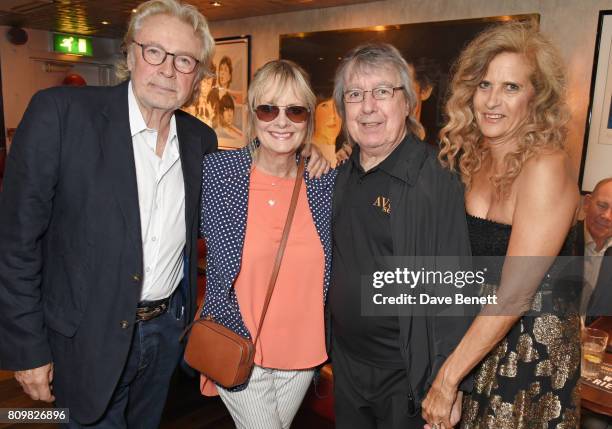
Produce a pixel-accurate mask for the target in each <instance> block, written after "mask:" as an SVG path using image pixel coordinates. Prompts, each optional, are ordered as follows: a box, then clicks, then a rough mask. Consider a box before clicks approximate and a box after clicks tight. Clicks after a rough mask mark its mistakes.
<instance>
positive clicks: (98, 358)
mask: <svg viewBox="0 0 612 429" xmlns="http://www.w3.org/2000/svg"><path fill="white" fill-rule="evenodd" d="M124 43H125V49H126V53H127V58H126V59H127V63H126V64H125V66H126V69H127V70H125V71H126V75H125V77H126V78H128V81H126V82H125V83H123V84H120V85H119V86H116V87H113V88H93V87H86V88H53V89H49V90H44V91H41V92H39V93H38V94H36V95H35V96H34V97H33V99H32V101H31V102H30V105H29V106H28V109H27V111H26V112H25V114H24V117H23V119H22V121H21V124H20V125H19V128H18V130H17V133H16V135H15V139H14V142H13V146H12V150H11V153H10V156H9V159H8V163H7V170H6V175H5V181H4V190H3V193H2V195H1V197H0V308H2V310H1V311H0V335H1V338H2V340H1V342H0V367H2V368H4V369H8V370H14V371H15V377H16V379H17V380H18V381H19V382H20V383H21V385H22V386H23V388H24V390H25V392H26V393H27V394H28V395H30V396H31V397H32V398H33V399H35V400H43V401H48V402H51V401H54V400H56V405H57V406H58V407H66V408H69V411H70V418H71V422H70V426H71V427H82V426H81V425H83V426H85V425H87V427H90V426H89V425H90V424H92V426H91V427H126V426H130V427H146V428H153V427H156V426H157V425H158V424H159V420H160V417H161V412H162V410H163V406H164V402H165V398H166V394H167V389H168V383H169V379H170V376H171V374H172V372H173V370H174V368H175V366H176V364H177V362H178V360H179V357H180V355H181V351H182V348H181V346H180V344H179V343H178V337H179V335H180V332H181V330H182V329H183V328H184V326H185V324H186V322H188V321H190V320H191V319H192V317H193V314H194V313H195V300H196V275H197V272H196V267H197V246H196V240H197V228H198V218H197V212H198V209H197V206H198V200H199V194H200V183H201V162H202V157H203V156H204V154H206V153H208V152H211V151H214V150H215V149H216V145H217V139H216V136H215V133H214V132H213V131H212V130H211V129H210V128H209V127H208V126H206V125H204V124H203V123H202V122H200V121H198V120H197V119H195V118H193V117H191V116H189V115H188V114H186V113H184V112H182V111H180V110H178V109H179V108H180V107H181V106H183V105H184V104H185V103H187V102H188V101H189V100H190V98H191V97H192V95H193V93H194V89H195V88H196V87H197V86H198V84H199V82H200V80H201V79H202V78H203V77H204V75H205V74H206V72H207V70H209V66H210V61H211V56H212V49H213V45H214V40H213V39H212V37H211V35H210V33H209V30H208V25H207V23H206V20H205V18H204V17H203V16H202V15H201V14H200V13H199V12H198V11H197V9H195V8H194V7H192V6H188V5H183V4H180V3H178V2H177V1H175V0H152V1H149V2H147V3H143V4H142V5H140V6H139V7H138V9H137V10H136V11H135V12H134V13H133V14H132V19H131V22H130V26H129V29H128V32H127V34H126V36H125V40H124Z"/></svg>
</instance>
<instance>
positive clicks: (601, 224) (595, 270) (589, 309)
mask: <svg viewBox="0 0 612 429" xmlns="http://www.w3.org/2000/svg"><path fill="white" fill-rule="evenodd" d="M583 211H584V221H582V222H579V228H578V240H577V250H578V252H579V253H580V254H584V280H585V281H584V288H583V291H582V300H581V306H580V308H581V310H582V311H584V312H586V315H587V317H588V318H589V319H591V318H592V317H596V316H611V315H612V177H608V178H606V179H603V180H601V181H599V182H598V183H597V184H596V185H595V188H594V189H593V192H591V193H590V194H587V195H585V197H584V206H583Z"/></svg>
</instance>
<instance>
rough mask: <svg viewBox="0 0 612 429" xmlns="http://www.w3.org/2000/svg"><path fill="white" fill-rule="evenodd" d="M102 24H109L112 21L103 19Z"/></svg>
mask: <svg viewBox="0 0 612 429" xmlns="http://www.w3.org/2000/svg"><path fill="white" fill-rule="evenodd" d="M101 24H102V25H108V24H110V22H108V21H102V22H101Z"/></svg>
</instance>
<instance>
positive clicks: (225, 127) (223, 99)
mask: <svg viewBox="0 0 612 429" xmlns="http://www.w3.org/2000/svg"><path fill="white" fill-rule="evenodd" d="M250 41H251V36H240V37H226V38H223V39H216V40H215V45H216V48H215V56H214V58H213V69H214V70H213V71H214V73H215V76H214V77H210V78H204V79H203V80H202V83H201V84H200V95H199V97H198V99H197V100H196V102H195V103H194V104H193V105H191V106H189V107H186V108H185V110H186V111H187V112H189V113H191V114H192V115H194V116H196V117H197V118H199V119H200V120H202V121H203V122H206V124H208V125H210V126H211V127H212V128H213V129H214V130H215V132H216V133H217V138H218V139H219V148H220V149H238V148H241V147H243V146H245V144H246V140H245V124H246V115H247V105H246V100H247V88H248V86H249V78H250V71H251V55H250Z"/></svg>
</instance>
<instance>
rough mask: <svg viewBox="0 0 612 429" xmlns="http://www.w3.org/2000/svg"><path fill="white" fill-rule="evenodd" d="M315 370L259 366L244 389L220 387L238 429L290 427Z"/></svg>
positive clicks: (284, 428)
mask: <svg viewBox="0 0 612 429" xmlns="http://www.w3.org/2000/svg"><path fill="white" fill-rule="evenodd" d="M313 374H314V369H304V370H294V371H292V370H280V369H270V368H262V367H260V366H257V365H255V367H254V368H253V372H252V373H251V378H250V379H249V384H248V386H247V388H246V389H244V390H241V391H240V392H228V391H227V390H225V389H223V388H222V387H219V389H218V390H219V396H221V400H223V403H224V404H225V406H226V407H227V409H228V410H229V412H230V414H231V415H232V418H233V419H234V423H235V424H236V428H238V429H288V428H289V427H290V426H291V422H292V421H293V418H294V417H295V414H296V413H297V411H298V409H299V408H300V404H301V403H302V400H303V399H304V395H306V391H307V390H308V387H309V386H310V382H311V381H312V376H313Z"/></svg>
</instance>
